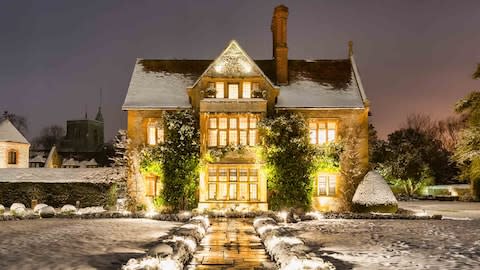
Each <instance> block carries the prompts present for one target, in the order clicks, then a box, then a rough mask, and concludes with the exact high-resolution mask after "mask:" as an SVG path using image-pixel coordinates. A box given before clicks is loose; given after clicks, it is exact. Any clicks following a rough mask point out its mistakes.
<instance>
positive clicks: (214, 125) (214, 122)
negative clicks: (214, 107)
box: [208, 118, 217, 128]
mask: <svg viewBox="0 0 480 270" xmlns="http://www.w3.org/2000/svg"><path fill="white" fill-rule="evenodd" d="M208 122H209V126H208V127H209V128H217V118H210V119H208Z"/></svg>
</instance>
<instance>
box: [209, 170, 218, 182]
mask: <svg viewBox="0 0 480 270" xmlns="http://www.w3.org/2000/svg"><path fill="white" fill-rule="evenodd" d="M208 181H209V182H215V181H217V170H215V168H209V169H208Z"/></svg>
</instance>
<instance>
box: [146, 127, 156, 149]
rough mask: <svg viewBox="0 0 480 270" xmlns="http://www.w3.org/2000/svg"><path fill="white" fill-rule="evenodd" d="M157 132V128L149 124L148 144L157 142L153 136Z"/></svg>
mask: <svg viewBox="0 0 480 270" xmlns="http://www.w3.org/2000/svg"><path fill="white" fill-rule="evenodd" d="M156 132H157V128H156V127H154V126H149V127H148V130H147V136H148V144H149V145H155V144H156V143H157V138H156V136H155V133H156Z"/></svg>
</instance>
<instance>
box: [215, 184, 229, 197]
mask: <svg viewBox="0 0 480 270" xmlns="http://www.w3.org/2000/svg"><path fill="white" fill-rule="evenodd" d="M227 193H228V191H227V183H219V184H218V197H217V199H219V200H226V199H227Z"/></svg>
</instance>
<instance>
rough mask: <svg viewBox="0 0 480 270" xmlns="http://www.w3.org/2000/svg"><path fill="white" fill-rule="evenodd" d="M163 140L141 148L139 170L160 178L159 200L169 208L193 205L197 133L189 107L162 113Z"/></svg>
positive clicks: (196, 181) (196, 167)
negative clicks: (163, 124)
mask: <svg viewBox="0 0 480 270" xmlns="http://www.w3.org/2000/svg"><path fill="white" fill-rule="evenodd" d="M164 123H165V141H164V143H160V144H157V145H155V146H147V147H145V148H144V150H143V151H142V158H141V164H140V167H141V171H142V172H143V173H148V174H153V175H156V176H158V177H159V178H160V179H161V182H162V190H161V192H160V197H159V198H156V199H155V202H156V203H157V204H158V202H161V204H163V205H164V206H165V207H167V208H169V209H171V210H174V211H176V210H183V209H191V208H194V207H196V204H197V199H196V194H195V193H196V190H197V186H198V181H199V174H198V169H199V158H200V141H199V140H200V134H199V132H198V124H197V123H198V122H197V119H196V118H195V116H194V114H193V111H191V110H185V111H175V112H168V113H166V114H165V117H164Z"/></svg>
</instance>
